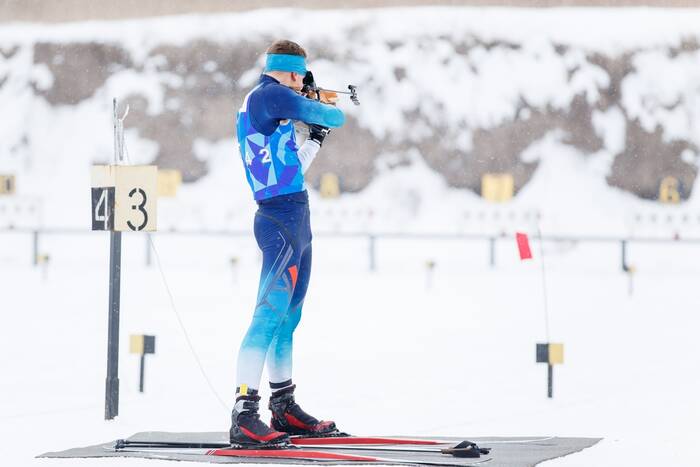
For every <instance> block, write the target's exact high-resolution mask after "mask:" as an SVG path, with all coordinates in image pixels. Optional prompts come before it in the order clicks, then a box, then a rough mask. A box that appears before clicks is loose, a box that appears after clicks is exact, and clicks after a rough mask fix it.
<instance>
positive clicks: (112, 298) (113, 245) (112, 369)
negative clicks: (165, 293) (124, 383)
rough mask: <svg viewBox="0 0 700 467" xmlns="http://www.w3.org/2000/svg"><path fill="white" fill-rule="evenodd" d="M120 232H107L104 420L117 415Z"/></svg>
mask: <svg viewBox="0 0 700 467" xmlns="http://www.w3.org/2000/svg"><path fill="white" fill-rule="evenodd" d="M121 257H122V233H121V232H110V233H109V328H108V337H107V384H106V390H105V420H112V419H113V418H114V417H116V416H117V415H119V298H120V281H121V267H122V266H121Z"/></svg>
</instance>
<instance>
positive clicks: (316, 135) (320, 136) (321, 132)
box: [308, 123, 331, 146]
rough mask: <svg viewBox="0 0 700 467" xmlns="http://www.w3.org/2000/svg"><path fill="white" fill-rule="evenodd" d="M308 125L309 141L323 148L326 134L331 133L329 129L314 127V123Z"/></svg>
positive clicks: (319, 126)
mask: <svg viewBox="0 0 700 467" xmlns="http://www.w3.org/2000/svg"><path fill="white" fill-rule="evenodd" d="M308 125H309V139H310V140H311V141H315V142H317V143H318V145H319V146H323V140H324V139H325V138H326V136H327V135H328V133H330V132H331V129H330V128H326V127H325V126H321V125H316V124H314V123H310V124H308Z"/></svg>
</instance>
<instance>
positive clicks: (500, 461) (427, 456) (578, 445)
mask: <svg viewBox="0 0 700 467" xmlns="http://www.w3.org/2000/svg"><path fill="white" fill-rule="evenodd" d="M438 439H440V440H445V441H446V443H448V444H447V445H450V444H451V445H455V444H457V443H459V442H460V441H463V440H464V439H469V440H470V441H473V442H475V443H477V444H478V445H479V446H480V447H490V448H492V450H491V453H490V454H489V455H487V456H482V457H481V458H480V459H470V458H456V457H452V456H447V455H444V454H439V453H429V452H387V451H381V450H367V451H364V450H363V451H354V450H350V449H347V450H344V449H342V448H338V449H333V452H337V453H342V454H349V455H362V456H376V457H383V458H392V459H394V458H395V459H405V460H408V461H416V462H421V461H423V462H424V461H428V462H441V461H444V462H445V464H452V465H464V466H468V465H471V464H475V463H477V462H479V461H480V460H484V459H487V458H492V460H491V461H489V462H487V465H488V466H489V467H531V466H535V465H537V464H539V463H540V462H543V461H545V460H549V459H554V458H557V457H562V456H567V455H569V454H573V453H575V452H578V451H581V450H583V449H585V448H588V447H591V446H593V445H594V444H596V443H597V442H598V441H600V439H599V438H558V437H546V436H531V437H479V438H456V437H439V438H438ZM128 441H140V442H170V443H172V442H175V443H185V442H186V443H227V442H228V436H227V433H223V432H222V433H216V432H210V433H166V432H155V431H154V432H143V433H137V434H135V435H133V436H132V437H130V438H128ZM114 444H115V441H109V442H106V443H103V444H98V445H95V446H87V447H82V448H74V449H68V450H66V451H60V452H48V453H45V454H42V455H41V456H39V457H50V458H63V459H68V458H95V457H140V458H147V459H166V460H167V459H170V460H177V461H197V462H210V463H219V464H244V463H245V464H249V463H274V464H318V463H319V461H311V460H304V459H262V458H247V457H238V458H231V457H217V456H206V455H201V454H183V453H182V450H178V451H179V452H178V453H175V452H172V453H168V452H167V451H168V449H167V448H165V449H157V450H154V451H153V452H145V451H144V452H125V451H122V452H116V451H115V450H114ZM308 448H309V449H312V450H313V449H314V447H313V446H309V447H308ZM193 452H202V451H201V450H194V451H193ZM323 463H324V464H332V465H336V464H352V463H353V462H352V461H323Z"/></svg>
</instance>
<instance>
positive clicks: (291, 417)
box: [270, 382, 339, 437]
mask: <svg viewBox="0 0 700 467" xmlns="http://www.w3.org/2000/svg"><path fill="white" fill-rule="evenodd" d="M290 384H291V382H290ZM294 388H296V386H295V385H290V386H287V387H285V388H284V389H280V390H278V391H276V392H273V393H272V396H270V410H271V411H272V423H271V424H270V425H271V426H272V428H273V429H275V430H277V431H283V432H285V433H289V434H290V435H297V436H318V437H322V436H334V435H335V436H337V435H338V433H339V432H338V429H337V428H336V427H335V422H326V421H319V420H318V419H316V418H314V417H312V416H311V415H309V414H307V413H306V412H304V411H303V410H302V409H301V407H299V404H297V403H296V402H295V401H294Z"/></svg>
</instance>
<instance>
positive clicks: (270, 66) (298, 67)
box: [265, 54, 306, 75]
mask: <svg viewBox="0 0 700 467" xmlns="http://www.w3.org/2000/svg"><path fill="white" fill-rule="evenodd" d="M265 71H292V72H294V73H299V74H300V75H305V74H306V59H304V57H302V56H301V55H286V54H267V62H266V63H265Z"/></svg>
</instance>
